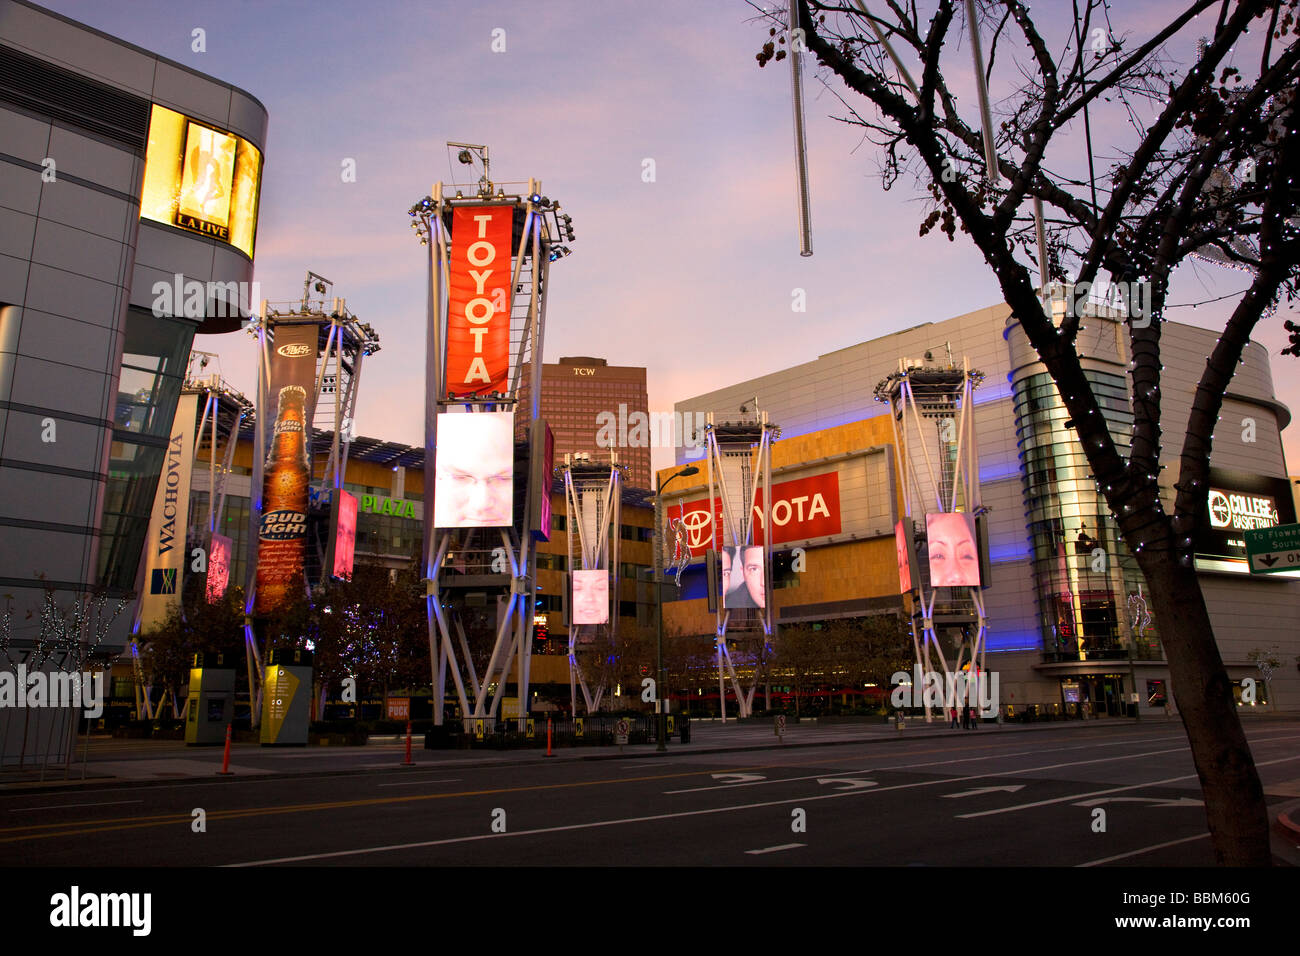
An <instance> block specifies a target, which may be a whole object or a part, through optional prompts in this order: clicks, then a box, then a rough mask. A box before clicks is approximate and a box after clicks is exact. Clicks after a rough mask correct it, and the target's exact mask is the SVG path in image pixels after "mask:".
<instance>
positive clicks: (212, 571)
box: [203, 532, 234, 604]
mask: <svg viewBox="0 0 1300 956" xmlns="http://www.w3.org/2000/svg"><path fill="white" fill-rule="evenodd" d="M233 550H234V542H233V541H231V539H230V538H227V537H226V536H225V535H224V534H216V533H215V532H214V533H213V535H212V540H211V541H210V542H209V543H208V580H207V582H206V583H205V585H204V588H203V594H204V597H206V598H207V601H208V603H209V604H216V603H218V602H220V600H221V599H222V598H223V597H225V596H226V588H227V586H229V584H230V555H231V553H232V552H233Z"/></svg>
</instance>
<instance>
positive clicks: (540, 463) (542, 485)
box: [528, 418, 555, 541]
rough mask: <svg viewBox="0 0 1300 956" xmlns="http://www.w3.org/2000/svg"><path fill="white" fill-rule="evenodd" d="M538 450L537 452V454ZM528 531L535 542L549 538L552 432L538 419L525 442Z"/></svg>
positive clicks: (553, 453)
mask: <svg viewBox="0 0 1300 956" xmlns="http://www.w3.org/2000/svg"><path fill="white" fill-rule="evenodd" d="M538 452H540V454H538ZM528 454H529V462H528V470H529V495H530V497H529V505H528V515H529V520H528V530H529V532H531V533H532V536H533V540H535V541H550V540H551V483H552V481H553V477H554V474H555V433H554V432H553V431H551V426H550V425H548V424H546V422H544V421H542V420H541V419H540V418H539V419H537V421H535V422H533V424H532V437H531V439H530V440H529V444H528Z"/></svg>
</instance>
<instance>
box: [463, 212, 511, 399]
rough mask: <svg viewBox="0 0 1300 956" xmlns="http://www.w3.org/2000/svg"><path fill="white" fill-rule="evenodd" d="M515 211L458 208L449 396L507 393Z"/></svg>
mask: <svg viewBox="0 0 1300 956" xmlns="http://www.w3.org/2000/svg"><path fill="white" fill-rule="evenodd" d="M514 212H515V208H514V206H457V207H456V208H455V209H454V210H452V218H451V273H450V276H449V278H448V292H447V391H449V392H451V393H453V394H455V395H457V396H463V395H477V394H483V393H487V392H503V393H504V392H506V391H507V390H508V389H509V382H508V377H509V373H510V293H511V291H512V290H511V287H510V279H511V275H510V253H511V249H510V238H511V227H512V225H513V222H514Z"/></svg>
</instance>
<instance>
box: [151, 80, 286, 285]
mask: <svg viewBox="0 0 1300 956" xmlns="http://www.w3.org/2000/svg"><path fill="white" fill-rule="evenodd" d="M261 176H262V153H261V151H260V150H258V148H257V147H256V146H254V145H253V144H252V143H250V142H248V141H247V140H246V139H243V138H242V137H239V136H236V135H234V134H233V133H225V132H222V131H221V130H218V129H216V128H214V127H212V126H208V125H206V124H204V123H200V122H197V121H196V120H192V119H190V118H189V117H187V116H185V115H183V114H181V113H177V112H176V111H175V110H169V109H167V108H166V107H164V106H158V105H156V104H155V105H154V107H153V111H152V114H151V117H150V121H149V146H148V150H147V152H146V154H145V170H144V187H143V190H142V192H141V198H140V217H141V218H142V219H149V220H151V221H153V222H160V223H163V224H165V225H168V226H175V227H177V228H178V229H184V230H187V231H188V232H195V233H198V234H199V235H203V236H209V237H210V238H213V239H217V240H219V241H221V242H226V243H229V244H230V245H232V246H234V247H235V248H236V249H239V250H240V251H241V252H243V253H244V255H246V256H248V257H249V258H250V259H251V258H252V257H253V239H254V236H255V234H256V232H257V203H258V194H259V192H260V189H261Z"/></svg>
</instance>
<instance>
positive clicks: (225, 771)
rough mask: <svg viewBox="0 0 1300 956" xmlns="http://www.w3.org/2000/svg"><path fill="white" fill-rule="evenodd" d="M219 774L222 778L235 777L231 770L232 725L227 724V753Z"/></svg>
mask: <svg viewBox="0 0 1300 956" xmlns="http://www.w3.org/2000/svg"><path fill="white" fill-rule="evenodd" d="M217 773H218V775H219V776H222V777H233V776H234V774H233V773H232V772H231V770H230V724H226V753H225V755H224V756H223V757H222V758H221V769H220V770H219V771H217Z"/></svg>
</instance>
